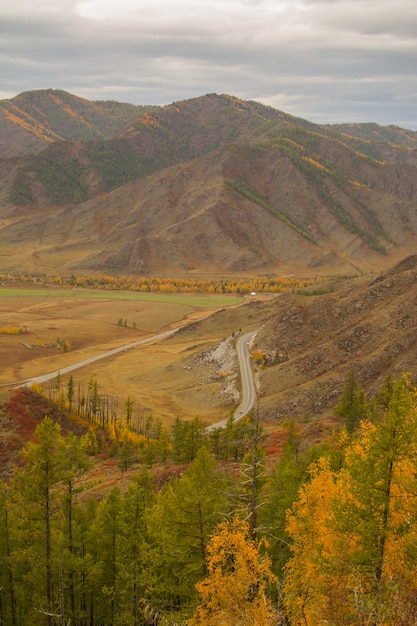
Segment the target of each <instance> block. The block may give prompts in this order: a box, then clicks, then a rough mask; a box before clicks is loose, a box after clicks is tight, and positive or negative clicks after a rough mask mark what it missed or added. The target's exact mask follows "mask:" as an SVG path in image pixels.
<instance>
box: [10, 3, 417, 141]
mask: <svg viewBox="0 0 417 626" xmlns="http://www.w3.org/2000/svg"><path fill="white" fill-rule="evenodd" d="M1 5H2V8H1V15H0V20H1V22H0V23H1V26H0V28H1V29H2V31H3V32H2V33H1V39H0V52H1V58H0V78H1V82H0V99H3V98H10V97H13V96H15V95H17V94H18V93H21V92H22V91H29V90H32V89H45V88H50V87H51V88H54V89H65V90H66V91H69V92H71V93H73V94H75V95H78V96H82V97H84V98H88V99H90V100H118V101H120V102H122V101H123V102H131V103H134V104H161V105H162V104H169V103H171V102H173V101H176V100H184V99H188V98H193V97H196V96H201V95H204V94H206V93H213V92H215V93H218V94H221V93H228V94H231V95H233V96H237V97H238V98H243V99H245V100H257V101H259V102H263V103H264V104H269V105H271V106H273V107H274V108H277V109H280V110H283V111H285V112H287V113H291V114H293V115H297V116H300V117H303V118H306V119H308V120H310V121H313V122H318V123H337V122H369V121H373V122H377V123H380V124H397V125H398V126H402V127H404V128H410V129H414V130H417V106H416V105H417V2H416V0H389V1H388V0H321V1H317V0H297V1H296V2H293V1H292V0H288V1H281V0H81V1H77V0H8V1H7V2H6V1H5V0H3V2H2V3H1Z"/></svg>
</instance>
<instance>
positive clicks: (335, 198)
mask: <svg viewBox="0 0 417 626" xmlns="http://www.w3.org/2000/svg"><path fill="white" fill-rule="evenodd" d="M378 128H379V127H378ZM344 130H345V129H343V132H340V133H339V132H335V129H334V128H333V127H332V128H329V127H323V126H317V125H315V124H311V123H309V122H307V121H305V120H299V119H298V118H294V117H291V116H289V115H286V114H285V113H282V112H280V111H276V110H274V109H271V108H270V107H264V106H263V105H260V104H258V103H254V102H242V101H240V100H238V99H236V98H233V97H231V96H217V95H216V94H210V95H207V96H202V97H201V98H195V99H193V100H188V101H184V102H180V103H175V104H172V105H169V106H167V107H163V108H161V109H159V110H157V111H156V110H155V111H145V112H142V113H141V114H140V115H139V116H137V117H136V118H135V119H134V120H133V121H130V122H128V123H127V124H126V125H125V126H123V128H121V129H120V130H119V131H118V132H117V133H116V135H114V136H113V137H112V138H109V139H105V140H103V139H102V140H98V139H95V140H92V141H83V142H79V141H72V142H68V141H67V142H63V141H55V142H53V143H51V144H50V145H49V147H48V148H47V149H45V150H43V151H42V152H41V153H39V154H37V155H34V156H30V157H29V156H26V157H22V158H19V159H8V160H4V161H3V163H2V164H3V167H2V170H1V171H2V173H1V181H0V182H1V183H2V185H1V189H2V190H1V191H0V201H1V207H2V208H1V209H0V211H1V214H0V217H1V218H2V227H1V229H0V245H1V248H2V250H3V252H2V254H3V258H2V259H1V260H0V268H3V269H5V270H7V271H10V270H13V269H15V268H19V271H22V270H24V271H31V272H34V271H50V270H51V268H52V267H53V268H57V269H58V268H59V270H60V271H62V272H66V271H73V270H75V269H77V270H79V271H81V270H88V271H91V270H93V271H101V272H104V271H110V272H125V273H168V272H169V273H178V272H188V271H191V272H195V273H198V272H203V273H207V272H214V273H224V272H257V273H261V272H288V271H293V270H296V271H297V272H306V271H307V272H309V273H312V272H321V273H334V272H349V273H352V272H358V271H363V270H364V271H366V270H369V269H373V268H379V267H388V266H389V265H392V263H394V262H396V261H398V260H399V259H401V258H403V257H404V256H407V255H408V254H410V253H412V252H413V251H414V250H415V249H416V247H417V211H416V206H417V184H416V180H417V177H416V171H417V170H416V168H417V150H416V149H415V148H413V147H412V144H413V140H414V135H413V133H408V134H407V133H405V134H402V133H400V130H399V129H394V130H392V129H391V130H389V131H385V130H384V129H380V133H379V134H380V136H382V137H383V139H384V140H383V141H382V140H381V141H377V142H374V143H372V142H370V140H369V138H368V136H366V137H365V138H363V137H362V136H361V132H358V133H357V134H358V136H354V134H353V133H351V134H350V135H348V134H347V133H346V132H344ZM396 134H399V136H401V137H403V139H404V142H405V143H406V144H407V145H405V144H404V145H399V144H394V143H392V140H393V139H395V137H396ZM292 268H293V269H292Z"/></svg>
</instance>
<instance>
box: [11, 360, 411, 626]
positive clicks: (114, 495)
mask: <svg viewBox="0 0 417 626" xmlns="http://www.w3.org/2000/svg"><path fill="white" fill-rule="evenodd" d="M93 391H94V389H93ZM93 391H92V392H91V393H90V402H93V398H94V393H93ZM22 393H23V390H20V391H19V392H17V394H16V395H17V396H19V394H22ZM25 393H26V394H29V395H27V397H32V399H33V398H35V397H37V396H40V395H41V393H42V392H41V390H31V391H29V390H26V392H25ZM30 394H31V395H30ZM67 395H68V396H70V397H71V406H68V404H69V403H68V401H67V403H64V402H61V406H60V402H59V400H58V401H53V400H52V399H48V400H46V399H43V400H42V402H43V404H42V405H41V406H43V407H44V410H43V413H44V414H43V415H41V416H40V418H39V420H38V425H37V427H36V433H35V436H34V437H33V438H32V439H31V440H30V441H29V442H27V443H26V445H25V446H24V447H23V449H22V450H21V451H20V453H19V456H16V460H15V461H14V463H13V467H12V469H11V471H10V473H9V474H8V475H7V476H5V477H4V479H3V481H2V482H0V624H5V625H7V626H28V625H31V626H32V625H33V626H37V625H42V626H43V625H46V626H53V625H62V626H64V625H65V626H70V625H71V626H116V625H127V626H129V625H132V626H139V625H141V626H144V625H157V624H158V625H161V626H174V625H178V626H179V625H183V626H185V625H188V626H198V625H208V626H210V625H213V626H222V625H224V626H228V625H230V626H250V625H253V626H254V625H259V626H263V625H265V626H268V625H273V624H280V625H294V626H296V625H297V626H298V625H306V626H315V625H319V624H329V625H333V626H341V625H355V626H358V625H363V626H365V625H370V624H373V625H381V626H382V625H387V626H410V625H411V624H416V623H417V530H416V529H417V454H416V452H417V449H416V448H417V388H416V386H415V384H414V383H413V381H412V380H411V379H410V377H408V376H406V375H404V376H402V377H401V378H400V379H398V380H394V379H392V378H391V377H390V376H389V377H387V379H386V380H385V382H384V384H383V385H382V387H381V389H380V390H379V393H378V394H377V395H376V396H375V397H372V398H370V399H367V398H366V397H365V394H364V392H363V390H361V389H358V387H357V384H356V380H355V375H354V372H352V374H351V375H350V376H349V379H348V380H347V382H346V387H345V389H344V392H343V394H342V396H341V397H340V400H339V404H338V406H337V407H335V412H336V413H337V414H338V415H339V416H340V420H341V423H343V424H344V426H343V428H341V430H340V432H338V433H335V434H334V436H333V437H332V438H331V439H330V440H329V441H324V442H321V443H320V444H315V445H309V446H306V445H305V442H303V440H302V437H301V435H300V430H299V427H298V425H297V424H296V422H295V421H292V420H288V421H287V422H286V423H285V425H284V426H285V440H284V443H283V448H282V452H281V454H280V456H279V458H278V459H277V460H276V462H275V463H271V461H270V459H268V456H267V454H266V453H265V446H264V445H263V444H264V433H263V432H262V429H261V427H260V424H259V421H258V419H257V416H256V415H252V416H249V417H248V418H247V419H244V420H242V421H241V422H239V423H234V422H233V416H231V418H230V423H229V424H228V425H227V427H226V428H225V429H221V430H220V429H219V430H215V431H210V430H207V429H206V428H205V426H204V425H203V424H201V423H200V422H199V420H197V419H196V420H195V421H194V422H193V423H184V422H182V421H181V420H180V419H178V420H177V422H176V423H175V424H173V426H172V427H171V429H163V428H156V427H153V428H150V427H149V424H148V425H147V430H146V429H145V430H142V432H133V431H132V429H129V423H128V424H127V426H126V425H125V427H123V428H122V426H121V425H119V430H118V431H117V432H116V433H115V432H114V426H113V432H112V437H110V436H109V434H108V432H107V434H106V428H104V427H107V430H108V431H110V430H111V429H110V426H109V425H108V424H97V423H93V421H90V422H88V420H86V418H85V416H84V417H83V416H81V415H79V414H77V411H76V403H75V401H74V399H73V395H72V392H71V393H70V390H69V389H68V394H67ZM67 400H68V398H67ZM35 404H36V402H35V400H33V406H35ZM45 407H46V408H45ZM130 409H131V406H130V405H129V403H127V405H126V407H125V412H126V421H127V422H129V415H130ZM14 410H16V405H15V407H14ZM26 410H29V411H30V406H29V408H28V407H26ZM33 410H35V409H33ZM37 410H38V412H39V407H38V409H37ZM2 412H3V415H9V416H10V418H11V419H12V418H13V410H12V407H11V404H10V403H9V404H4V405H3V407H2ZM93 412H94V411H93ZM63 413H65V414H66V417H67V418H68V419H71V420H73V423H74V429H73V431H72V432H69V431H68V430H67V429H66V428H65V431H66V432H64V429H63V428H62V426H61V422H62V419H61V418H62V415H63ZM154 426H155V425H154ZM81 427H82V428H81ZM104 449H107V450H108V451H109V454H113V455H114V458H115V459H117V464H118V468H119V470H120V478H119V480H118V483H117V484H116V485H113V486H111V487H109V488H108V489H107V490H104V489H103V490H102V491H101V492H100V495H99V496H98V495H97V491H94V490H92V489H91V486H92V485H91V468H92V466H93V465H94V463H95V460H96V458H97V456H98V455H99V454H102V453H103V450H104ZM132 464H134V467H135V468H137V471H136V470H135V471H134V475H133V476H132V474H131V473H130V474H129V478H128V477H127V475H126V472H127V469H128V468H130V467H131V466H132ZM161 466H162V467H164V468H166V469H167V470H168V469H171V471H170V472H168V473H169V477H168V478H167V479H166V480H163V481H160V480H157V476H158V474H157V472H156V467H161ZM168 473H167V475H168Z"/></svg>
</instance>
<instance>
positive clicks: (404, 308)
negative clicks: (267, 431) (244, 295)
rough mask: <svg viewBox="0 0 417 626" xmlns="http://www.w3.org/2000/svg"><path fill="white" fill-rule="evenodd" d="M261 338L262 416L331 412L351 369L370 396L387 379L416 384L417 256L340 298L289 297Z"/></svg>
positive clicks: (338, 293)
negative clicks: (408, 379)
mask: <svg viewBox="0 0 417 626" xmlns="http://www.w3.org/2000/svg"><path fill="white" fill-rule="evenodd" d="M273 302H275V304H273V303H270V304H269V305H268V306H269V307H275V311H274V313H273V314H272V315H271V316H270V318H269V320H268V321H267V322H266V323H265V324H263V325H262V328H261V330H260V332H259V333H258V335H257V337H256V345H255V348H257V349H259V350H261V351H262V352H263V353H264V354H265V365H266V367H265V369H263V370H261V371H260V373H259V385H260V390H261V391H262V399H261V404H260V410H261V415H262V417H263V419H265V420H271V421H273V422H280V421H281V420H282V419H284V418H285V417H294V418H296V419H297V420H300V421H303V420H304V421H305V422H306V423H308V422H311V421H313V422H314V421H315V420H316V419H317V418H323V417H325V416H331V415H333V411H334V408H335V406H336V404H337V402H338V399H339V398H340V395H341V392H342V390H343V386H344V384H345V383H346V381H347V379H348V375H349V372H350V371H351V370H352V369H354V370H355V372H356V377H357V380H358V383H359V386H360V387H361V388H363V389H364V390H365V391H366V393H367V396H368V398H369V399H371V397H372V396H373V395H374V394H376V393H377V391H378V390H379V389H380V388H381V386H382V383H383V381H384V380H385V378H386V377H387V376H388V375H389V374H391V375H392V376H393V378H394V379H397V378H399V377H400V376H401V375H402V374H403V373H409V374H410V375H411V377H412V379H413V380H416V379H417V310H416V302H417V256H416V255H413V256H411V257H408V258H407V259H404V260H403V261H402V262H400V263H399V264H398V265H396V266H395V267H394V268H391V269H390V270H389V271H387V272H386V273H384V274H380V275H378V276H377V277H375V278H373V279H369V278H367V279H361V280H360V281H354V282H353V283H352V285H351V286H350V287H348V288H346V287H344V288H342V289H340V286H339V287H338V286H337V284H336V285H335V291H334V293H328V294H324V295H321V296H308V297H300V296H297V295H292V294H288V295H284V296H281V297H279V298H277V299H275V300H274V301H273Z"/></svg>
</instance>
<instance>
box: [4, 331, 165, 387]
mask: <svg viewBox="0 0 417 626" xmlns="http://www.w3.org/2000/svg"><path fill="white" fill-rule="evenodd" d="M175 332H177V329H174V330H168V331H166V332H164V333H159V334H158V335H152V337H146V339H139V340H138V341H132V342H131V343H126V344H124V345H123V346H119V347H118V348H113V349H112V350H107V352H102V353H101V354H96V355H95V356H92V357H90V358H88V359H84V360H83V361H78V362H77V363H73V364H72V365H68V366H67V367H61V368H60V369H59V370H55V371H53V372H50V373H49V374H43V375H42V376H35V377H34V378H28V379H27V380H22V381H20V382H19V383H13V387H14V388H16V389H17V388H18V387H31V386H32V385H33V384H34V383H38V384H39V385H40V384H41V383H44V382H45V381H47V380H51V378H56V377H57V376H58V374H68V373H69V372H72V371H73V370H77V369H79V368H80V367H84V366H85V365H90V364H91V363H95V361H100V360H101V359H106V358H107V357H109V356H112V355H113V354H118V353H119V352H125V351H126V350H130V349H131V348H135V347H136V346H140V345H143V344H144V343H150V342H151V341H158V340H159V339H163V338H165V337H168V336H169V335H173V334H174V333H175Z"/></svg>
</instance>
